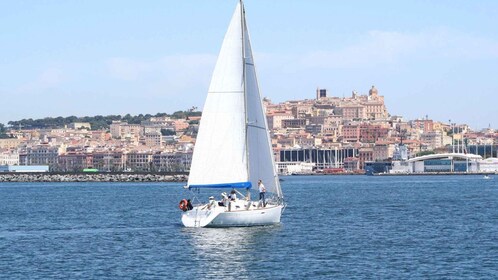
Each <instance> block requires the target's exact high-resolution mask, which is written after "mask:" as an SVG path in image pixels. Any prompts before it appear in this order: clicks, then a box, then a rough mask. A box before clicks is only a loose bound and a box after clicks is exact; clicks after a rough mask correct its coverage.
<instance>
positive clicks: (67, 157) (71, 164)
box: [55, 152, 92, 172]
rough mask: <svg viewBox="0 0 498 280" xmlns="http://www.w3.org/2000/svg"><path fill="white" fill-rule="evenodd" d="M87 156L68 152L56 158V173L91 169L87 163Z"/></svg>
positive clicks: (90, 165)
mask: <svg viewBox="0 0 498 280" xmlns="http://www.w3.org/2000/svg"><path fill="white" fill-rule="evenodd" d="M87 159H88V156H87V155H86V154H84V153H77V152H70V153H66V154H62V155H59V156H58V166H57V167H56V168H55V169H56V170H57V171H62V172H81V171H82V170H83V169H85V168H88V167H92V164H91V163H90V164H89V162H88V160H87Z"/></svg>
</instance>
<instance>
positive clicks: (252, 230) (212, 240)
mask: <svg viewBox="0 0 498 280" xmlns="http://www.w3.org/2000/svg"><path fill="white" fill-rule="evenodd" d="M281 229H282V226H281V225H272V226H260V227H232V228H184V229H183V230H182V232H183V233H184V234H185V236H186V237H187V243H190V245H191V247H192V249H193V250H194V251H195V258H196V261H195V262H196V265H198V266H200V268H201V269H200V271H204V272H205V273H206V275H212V276H215V275H217V276H218V277H221V278H232V277H241V276H247V275H250V271H249V270H251V269H254V267H251V266H250V265H248V264H249V263H254V262H256V261H258V260H261V259H264V257H263V256H262V255H261V251H260V250H261V248H262V247H263V248H264V247H267V246H272V245H274V244H275V242H276V240H277V235H278V234H276V233H278V232H279V231H280V230H281ZM198 268H199V267H198Z"/></svg>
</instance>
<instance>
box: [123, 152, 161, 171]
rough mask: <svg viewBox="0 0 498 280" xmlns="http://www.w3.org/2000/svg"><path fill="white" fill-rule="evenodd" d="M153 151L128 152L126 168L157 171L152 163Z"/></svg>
mask: <svg viewBox="0 0 498 280" xmlns="http://www.w3.org/2000/svg"><path fill="white" fill-rule="evenodd" d="M153 154H154V153H153V152H152V151H133V152H129V153H127V154H126V169H131V170H133V171H139V172H140V171H142V172H143V171H155V170H153V165H152V156H153Z"/></svg>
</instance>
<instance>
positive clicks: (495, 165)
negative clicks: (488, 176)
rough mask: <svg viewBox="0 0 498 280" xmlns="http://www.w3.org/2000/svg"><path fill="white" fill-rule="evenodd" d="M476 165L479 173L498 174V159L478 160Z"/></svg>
mask: <svg viewBox="0 0 498 280" xmlns="http://www.w3.org/2000/svg"><path fill="white" fill-rule="evenodd" d="M478 163H479V171H481V172H494V173H497V172H498V158H486V159H483V160H479V161H478Z"/></svg>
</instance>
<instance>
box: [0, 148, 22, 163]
mask: <svg viewBox="0 0 498 280" xmlns="http://www.w3.org/2000/svg"><path fill="white" fill-rule="evenodd" d="M0 165H19V153H18V152H17V150H2V149H0Z"/></svg>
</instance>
